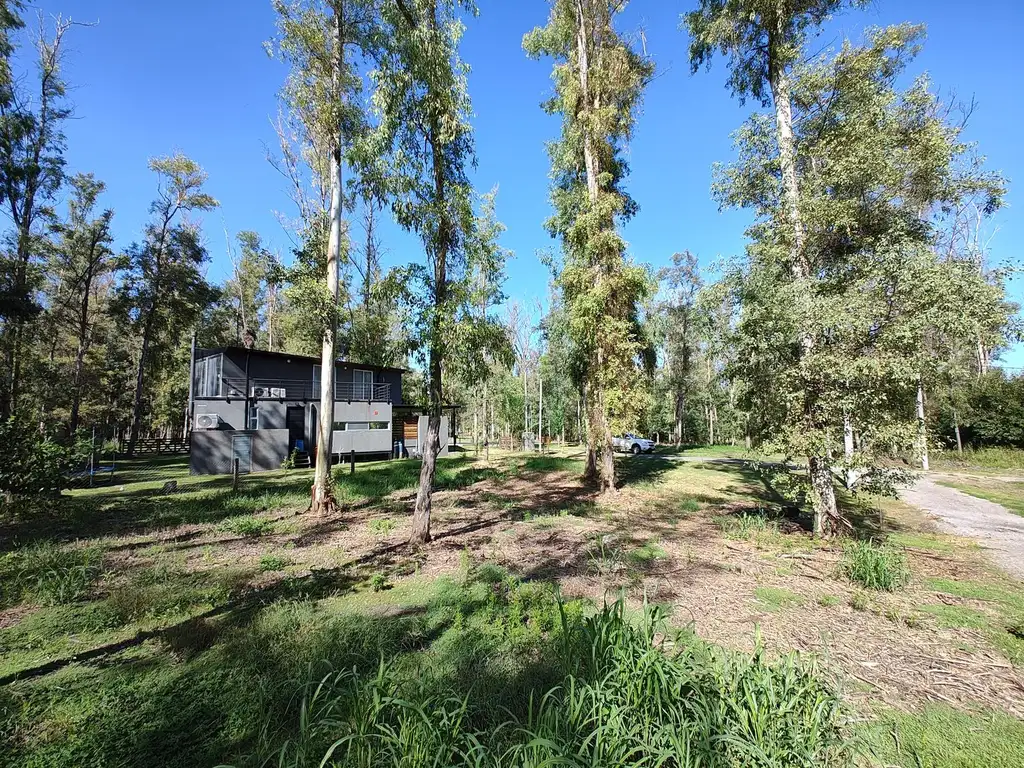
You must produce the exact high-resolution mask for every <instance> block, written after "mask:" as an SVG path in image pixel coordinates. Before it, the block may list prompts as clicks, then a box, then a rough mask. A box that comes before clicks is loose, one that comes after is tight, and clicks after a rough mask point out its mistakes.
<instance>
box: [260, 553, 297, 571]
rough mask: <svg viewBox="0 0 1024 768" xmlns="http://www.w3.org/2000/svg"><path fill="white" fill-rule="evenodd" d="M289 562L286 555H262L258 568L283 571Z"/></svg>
mask: <svg viewBox="0 0 1024 768" xmlns="http://www.w3.org/2000/svg"><path fill="white" fill-rule="evenodd" d="M290 562H291V561H289V560H288V558H287V557H281V556H280V555H263V557H261V558H260V570H261V571H264V572H266V571H283V570H284V569H285V568H287V567H288V565H289V564H290Z"/></svg>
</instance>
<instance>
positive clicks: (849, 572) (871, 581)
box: [843, 541, 910, 592]
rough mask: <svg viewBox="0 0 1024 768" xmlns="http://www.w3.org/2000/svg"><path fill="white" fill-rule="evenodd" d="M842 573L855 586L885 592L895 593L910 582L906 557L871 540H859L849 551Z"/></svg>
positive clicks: (850, 546) (898, 551) (844, 559)
mask: <svg viewBox="0 0 1024 768" xmlns="http://www.w3.org/2000/svg"><path fill="white" fill-rule="evenodd" d="M843 573H844V574H845V575H846V577H847V578H848V579H849V580H850V581H852V582H853V583H854V584H859V585H860V586H862V587H865V588H867V589H875V590H879V591H884V592H893V591H895V590H896V589H898V588H900V587H902V586H905V585H906V584H907V582H908V581H910V568H909V567H908V566H907V556H906V554H905V553H904V552H902V551H901V550H898V549H895V548H894V547H889V546H885V545H879V544H875V543H874V542H870V541H858V542H856V543H854V544H851V545H849V546H848V547H847V548H846V552H845V553H844V556H843Z"/></svg>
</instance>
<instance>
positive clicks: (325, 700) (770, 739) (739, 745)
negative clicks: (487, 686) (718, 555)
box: [268, 601, 850, 768]
mask: <svg viewBox="0 0 1024 768" xmlns="http://www.w3.org/2000/svg"><path fill="white" fill-rule="evenodd" d="M559 605H561V603H559ZM561 623H562V626H561V627H560V630H559V631H557V632H553V633H552V642H554V643H555V644H556V645H557V646H558V648H557V650H558V656H559V658H560V665H561V667H560V669H561V678H560V680H558V681H557V682H556V683H555V684H554V685H549V686H548V687H546V688H540V689H534V690H532V691H531V692H530V695H529V697H528V699H527V701H528V704H527V706H526V708H525V711H523V712H518V713H517V712H513V711H511V710H507V709H503V706H504V705H505V704H507V702H508V700H509V699H508V698H505V697H499V700H497V701H494V700H478V699H477V697H475V696H474V689H473V687H472V686H470V687H468V688H465V689H460V688H456V687H455V686H453V685H451V684H449V683H448V682H446V681H445V680H443V679H436V678H431V677H430V676H425V675H422V674H415V673H414V672H411V671H409V670H406V672H405V673H404V674H403V673H402V672H400V671H399V668H398V667H397V666H395V665H392V664H390V663H389V662H388V660H386V659H385V660H383V661H382V662H381V664H380V666H379V667H378V668H377V670H376V673H375V674H362V675H361V674H359V673H358V672H356V671H354V670H353V671H345V672H341V673H335V674H332V675H329V676H328V677H326V678H323V679H322V680H321V681H319V682H318V683H315V684H313V685H311V686H309V687H308V688H307V689H306V690H305V694H304V696H303V698H302V705H301V708H300V711H299V717H298V728H297V729H296V731H295V733H294V735H293V737H292V738H290V739H288V740H287V741H286V742H285V743H284V744H283V745H282V746H280V748H279V749H278V751H277V752H276V754H273V755H272V756H271V759H270V760H269V761H268V764H273V765H277V766H281V768H304V767H305V766H346V767H348V766H351V767H352V768H386V767H391V766H396V767H397V766H435V765H436V766H491V767H493V768H499V767H504V766H507V767H508V768H513V767H515V768H541V766H553V765H563V766H579V768H583V767H584V766H589V767H596V766H599V767H601V768H613V766H614V767H619V766H651V767H652V768H653V767H654V766H673V767H675V768H689V767H693V768H696V766H702V767H704V768H735V767H736V766H741V765H742V766H752V767H760V768H783V767H789V766H801V767H803V766H806V767H807V768H810V766H826V767H827V766H840V765H847V764H848V762H849V757H850V755H849V749H848V746H847V744H846V742H845V740H844V738H843V736H842V735H841V733H840V718H841V714H842V709H841V706H840V703H839V700H838V699H837V697H836V695H835V693H834V692H833V691H832V689H831V688H830V687H829V686H828V685H827V684H826V683H825V682H823V680H822V678H821V677H820V676H819V675H818V674H817V672H816V670H815V669H814V668H813V667H812V666H808V665H806V664H805V663H804V662H802V661H801V660H799V659H798V658H797V657H795V656H787V657H785V658H782V659H780V660H777V661H774V662H769V661H768V660H766V659H765V658H764V656H763V655H762V653H761V651H760V650H759V651H756V652H755V653H753V654H738V653H734V652H731V651H724V650H721V649H716V648H713V647H711V646H709V645H708V644H706V643H704V642H703V641H701V640H699V639H698V638H696V637H695V636H693V635H690V634H677V635H666V626H665V623H664V617H663V615H662V613H661V612H660V611H659V610H658V609H656V608H648V609H647V610H645V612H644V615H643V617H642V619H641V620H640V622H639V623H638V624H633V623H631V622H630V621H628V620H627V619H626V616H625V607H624V604H623V603H622V601H619V602H617V603H615V604H613V605H610V606H606V607H605V608H604V609H603V610H601V611H600V612H598V613H597V614H596V615H593V616H591V617H589V618H584V617H583V616H582V615H580V614H579V613H576V612H572V613H570V612H563V613H562V614H561ZM666 637H669V638H671V639H668V640H666V639H663V638H666ZM481 698H483V697H481Z"/></svg>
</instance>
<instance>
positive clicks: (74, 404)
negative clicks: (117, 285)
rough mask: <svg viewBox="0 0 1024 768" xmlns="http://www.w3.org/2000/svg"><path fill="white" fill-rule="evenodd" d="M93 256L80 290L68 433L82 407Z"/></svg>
mask: <svg viewBox="0 0 1024 768" xmlns="http://www.w3.org/2000/svg"><path fill="white" fill-rule="evenodd" d="M92 276H93V254H92V253H90V255H89V266H88V267H87V268H86V270H85V285H84V287H83V290H82V308H81V310H80V311H79V313H78V349H77V350H76V351H75V368H74V373H73V374H72V379H71V414H70V417H69V419H68V432H69V433H70V434H72V435H74V434H75V432H77V431H78V419H79V411H80V409H81V406H82V371H83V369H84V368H85V354H86V352H87V351H88V350H89V293H90V291H91V290H92Z"/></svg>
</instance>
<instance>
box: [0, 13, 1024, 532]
mask: <svg viewBox="0 0 1024 768" xmlns="http://www.w3.org/2000/svg"><path fill="white" fill-rule="evenodd" d="M847 5H850V3H846V2H841V1H840V0H814V1H810V2H799V3H783V4H772V3H763V2H760V1H759V0H749V1H748V2H737V3H720V2H712V1H711V0H705V1H704V2H701V3H700V4H699V7H698V8H697V9H696V10H693V11H692V12H690V13H688V14H686V15H685V16H684V20H683V25H682V26H683V27H684V28H685V30H686V31H687V32H688V33H689V39H690V59H691V62H692V64H693V68H694V72H695V76H706V75H703V74H697V73H699V71H700V70H701V69H703V67H704V65H705V64H710V62H711V60H712V59H713V58H714V57H716V56H718V55H723V56H724V57H725V59H726V61H727V63H728V66H729V69H728V72H729V77H730V80H729V87H730V88H731V90H732V92H733V93H734V95H735V96H736V97H737V98H739V99H741V100H749V101H750V102H751V103H752V104H753V105H754V106H755V107H756V106H757V105H760V106H761V107H763V108H764V109H761V110H758V109H754V110H752V111H751V114H750V117H749V119H748V120H747V121H746V122H745V123H744V124H743V125H741V126H739V127H738V130H737V133H736V135H735V156H734V157H733V158H732V159H731V161H729V162H728V163H725V164H722V165H721V166H720V167H716V168H715V169H714V171H713V184H712V193H713V194H714V195H715V197H716V199H717V200H718V201H719V203H720V204H721V205H722V206H723V207H740V208H745V209H747V210H749V211H751V212H752V213H753V215H754V224H753V225H752V226H751V228H750V229H749V231H748V233H747V234H748V246H747V252H746V254H744V255H743V256H742V257H737V258H736V259H734V260H733V261H731V262H729V263H726V264H723V265H721V266H719V267H717V268H715V269H714V270H709V269H707V268H704V269H702V268H701V266H700V263H699V261H698V257H697V255H696V254H693V253H691V252H689V251H687V250H685V243H682V244H680V247H681V250H680V252H679V253H677V254H675V255H674V256H673V257H672V263H671V265H670V266H668V267H666V268H664V269H661V270H658V271H654V270H652V269H651V268H649V267H648V266H647V265H645V264H643V263H641V262H639V261H637V260H636V258H635V256H633V255H630V253H629V250H628V245H627V243H625V241H624V240H623V239H622V237H621V236H620V234H619V230H620V229H621V225H622V223H623V222H624V221H625V220H627V219H628V218H630V217H631V216H632V215H633V214H634V213H635V211H636V209H637V205H638V204H642V201H634V200H633V199H632V198H631V197H630V195H629V193H628V191H627V187H626V182H627V180H628V171H629V168H628V164H627V162H626V160H625V155H626V151H627V148H628V145H629V143H630V142H631V141H633V140H634V135H633V134H634V128H635V123H636V121H637V120H638V119H639V116H640V113H641V107H642V97H643V91H644V88H645V87H646V85H647V83H648V82H649V81H650V78H651V77H653V75H654V68H653V64H652V63H651V60H650V58H649V57H648V55H647V52H646V51H642V50H641V46H639V45H638V41H639V37H638V35H637V34H636V33H633V32H630V31H622V30H619V29H617V27H616V18H617V16H618V14H619V13H620V12H621V10H622V9H621V7H620V4H606V3H600V2H591V1H590V0H587V1H586V2H576V1H575V0H557V1H556V2H553V3H552V5H551V16H550V18H549V20H548V23H547V25H546V26H543V27H538V28H537V29H536V30H534V31H533V32H531V33H529V34H527V35H526V37H525V39H524V47H525V49H526V53H527V54H528V55H530V56H533V57H536V58H541V59H545V60H550V61H552V62H553V83H554V89H553V92H552V95H551V98H550V100H549V101H547V102H545V104H543V105H542V107H543V109H545V110H546V111H548V112H549V113H551V114H554V115H558V116H560V117H561V120H562V129H561V134H560V135H559V136H558V137H557V139H556V140H555V141H553V142H552V144H551V146H550V155H551V177H552V187H551V200H552V207H553V214H552V217H551V219H550V220H549V221H548V222H547V227H548V229H549V231H550V233H551V235H552V237H553V238H554V239H555V242H556V244H557V246H556V247H555V248H554V249H552V250H551V251H550V254H549V256H548V257H547V259H546V264H545V266H546V267H547V268H548V270H549V273H550V296H549V300H548V302H547V304H546V306H545V307H541V306H528V305H526V304H524V303H522V302H520V301H517V300H516V298H515V297H508V296H505V295H504V293H503V291H502V284H503V266H504V263H505V261H506V260H507V259H508V258H511V257H512V254H510V253H508V252H507V251H506V250H505V249H503V248H502V247H501V245H500V237H501V233H502V231H503V227H502V225H501V223H500V221H499V215H498V208H499V204H500V198H499V197H498V196H497V194H496V192H495V191H492V192H490V193H486V194H481V193H480V192H479V191H477V190H473V189H472V187H471V185H470V183H469V181H468V179H467V176H466V168H467V167H468V166H469V165H470V164H471V163H472V160H473V152H474V149H473V142H472V126H471V124H470V121H469V115H470V114H471V112H470V110H471V102H470V94H469V93H468V91H467V89H466V81H465V76H464V75H465V65H464V63H463V62H461V60H460V59H459V56H458V44H459V40H460V38H461V35H462V34H463V32H465V31H466V30H467V28H468V29H469V30H470V31H471V28H472V18H471V14H466V13H464V9H462V7H461V6H460V5H459V4H456V3H449V2H436V1H433V2H419V0H417V1H416V2H413V0H394V1H393V2H373V1H371V0H361V1H360V2H354V1H353V2H349V3H346V4H345V5H340V4H335V3H331V2H312V0H310V1H309V2H305V1H300V0H295V1H294V2H293V1H291V0H288V1H286V0H277V2H275V7H276V8H277V11H278V17H279V28H278V31H277V34H276V35H275V37H274V39H273V40H272V41H271V42H270V44H269V48H270V50H271V51H272V52H273V55H275V56H277V57H279V58H281V59H282V60H283V61H284V62H285V63H286V64H287V65H288V68H289V70H288V71H289V75H288V78H287V80H286V82H285V85H284V86H283V88H282V91H281V103H282V111H281V117H280V119H279V121H278V124H277V129H278V135H279V138H280V147H279V148H278V149H277V150H276V151H275V152H274V153H273V156H272V157H271V158H270V161H271V162H273V163H274V164H275V166H276V167H277V168H278V170H279V171H281V173H282V174H283V175H284V176H285V177H286V178H287V179H288V180H289V183H290V189H291V191H292V198H293V202H294V204H295V214H296V219H295V223H294V225H292V228H293V230H294V231H293V234H294V236H295V238H296V241H297V242H298V243H299V245H298V246H297V247H296V248H295V249H294V252H292V253H286V254H282V253H275V252H272V251H271V250H270V249H268V248H266V247H265V246H264V245H263V240H264V238H263V237H261V234H260V233H258V232H252V231H244V232H238V233H227V232H225V233H220V232H212V231H210V227H209V226H208V225H206V224H205V223H204V221H203V214H204V213H207V212H210V211H213V210H215V209H216V208H217V206H218V202H217V200H216V186H217V180H216V179H209V178H207V175H206V173H205V172H204V171H203V169H202V168H201V167H200V166H199V165H198V164H196V163H195V162H194V161H192V160H191V159H189V158H188V157H187V156H185V155H182V154H172V155H160V154H159V152H160V150H161V148H154V153H155V154H154V158H153V159H152V161H151V162H150V169H151V170H152V171H153V176H152V180H153V185H152V188H151V189H150V190H149V193H148V196H149V198H150V200H151V203H150V205H149V214H150V220H149V223H148V224H147V226H146V228H145V231H144V232H143V233H142V234H141V236H140V237H139V238H138V240H137V241H136V242H134V243H132V244H131V245H129V246H128V247H127V248H125V249H123V251H120V250H116V249H114V248H113V246H112V244H113V242H114V240H115V237H114V232H115V231H116V227H117V221H118V219H117V215H116V212H115V211H112V210H110V209H109V208H107V207H106V206H105V205H104V191H105V185H104V184H103V182H102V180H101V179H99V178H97V177H96V176H95V175H94V174H92V173H88V172H84V171H83V172H76V173H70V172H69V170H68V169H67V167H66V162H65V156H66V152H67V149H68V148H67V143H66V140H65V137H64V134H63V126H64V125H65V123H66V121H67V119H68V118H69V116H70V114H71V109H72V102H71V98H70V96H69V93H68V92H69V90H70V85H71V84H73V82H74V61H73V57H70V56H68V55H67V45H68V43H67V40H68V38H69V36H71V35H78V34H88V33H89V32H88V29H84V28H83V29H80V28H78V27H76V26H75V25H73V24H72V23H71V22H70V21H67V20H64V19H55V20H46V21H41V22H40V24H41V26H40V28H39V29H38V30H33V29H29V28H28V27H26V25H25V22H24V19H23V18H22V16H23V11H24V9H23V7H22V6H21V4H20V3H18V2H16V1H14V0H5V1H4V2H2V3H0V203H2V207H3V210H4V212H5V214H6V217H5V218H6V220H7V223H6V227H5V233H4V238H3V248H2V253H0V355H2V359H3V366H2V367H3V373H4V375H3V380H2V382H0V417H2V419H3V420H4V421H5V422H6V424H5V426H4V430H5V431H4V434H5V441H8V440H10V441H12V440H14V439H15V436H21V439H22V441H23V442H25V441H29V442H40V440H39V439H38V437H37V436H43V437H46V438H47V439H48V442H50V443H51V444H53V445H67V444H70V443H72V442H74V440H75V438H76V436H80V435H82V434H86V433H88V434H90V435H91V433H92V430H94V429H95V430H96V433H97V434H98V435H100V436H102V437H103V438H115V437H117V438H119V439H121V440H122V441H124V442H125V443H126V444H127V446H128V449H129V451H130V450H131V446H133V445H134V443H135V441H136V440H138V439H139V438H141V437H145V436H151V435H162V436H180V435H182V434H184V433H187V431H188V428H189V425H188V424H187V414H186V410H187V409H186V404H187V399H188V391H187V390H188V381H187V379H188V375H187V370H188V361H189V347H190V342H191V339H192V337H193V335H195V337H196V339H197V343H198V344H199V345H200V346H206V347H214V346H223V345H230V344H239V345H243V344H252V345H255V346H256V347H258V348H262V349H270V350H275V351H287V352H294V353H302V354H311V355H320V354H325V353H324V350H325V345H326V342H327V340H328V338H329V339H330V342H331V345H332V347H331V349H332V355H333V356H334V357H339V356H340V357H344V358H347V359H349V360H352V361H355V362H363V363H374V364H378V365H400V366H406V367H409V368H410V369H411V370H412V373H411V374H410V375H409V376H408V378H407V380H408V381H409V383H408V384H407V386H406V392H407V399H409V400H413V401H417V402H420V403H422V404H423V405H425V406H427V407H428V408H431V409H433V408H434V407H435V406H437V407H439V406H440V404H441V403H442V402H443V403H458V404H461V405H463V406H464V409H463V410H462V411H461V414H460V418H461V422H462V423H461V425H460V427H459V430H458V431H459V434H460V435H462V436H463V437H464V438H469V439H472V440H474V441H483V440H489V441H490V442H492V443H496V444H507V445H509V446H515V445H516V444H521V440H522V435H523V433H532V434H535V435H537V436H538V438H539V439H541V440H549V439H550V440H559V441H574V442H576V441H578V442H582V443H585V444H586V445H587V446H588V448H589V450H588V454H589V457H590V460H589V461H588V467H587V472H588V474H589V475H591V476H594V477H600V478H601V482H602V486H603V487H605V488H606V489H613V488H614V485H615V481H614V469H613V468H612V467H611V464H610V456H611V448H610V437H611V435H612V434H613V433H619V432H623V431H633V432H637V433H641V434H644V435H648V436H651V437H656V438H657V439H658V440H660V441H662V442H671V443H676V444H707V445H714V444H716V443H731V444H734V445H741V444H745V445H748V446H751V447H757V448H759V449H761V450H764V451H765V452H771V453H781V454H783V455H786V456H790V457H795V458H802V460H805V461H807V462H808V466H810V467H811V472H810V475H811V476H812V477H811V479H810V481H811V482H812V484H813V483H814V479H813V476H814V474H815V471H816V470H815V468H816V467H817V468H819V469H818V478H819V484H818V491H819V492H824V490H823V486H821V478H822V477H829V476H830V473H832V472H835V471H840V472H845V473H846V474H847V477H850V476H851V473H854V474H855V475H856V476H857V477H860V478H864V483H865V486H866V485H868V484H870V483H871V482H872V481H877V482H878V483H879V487H882V486H885V485H886V484H887V483H888V482H889V479H888V478H886V477H885V476H884V473H881V472H879V471H877V470H878V466H879V462H880V461H883V460H887V459H891V458H893V457H899V456H903V457H911V458H912V459H913V460H914V461H920V460H922V459H923V460H924V461H925V462H926V461H927V458H926V455H925V454H926V451H927V448H928V446H929V445H930V446H932V447H933V448H936V447H942V448H944V449H947V450H956V449H958V448H960V447H983V446H1011V447H1017V448H1024V379H1022V377H1020V376H1009V375H1007V374H1005V373H1004V372H1003V371H1001V370H1000V369H999V368H998V366H997V365H993V361H994V360H997V359H998V356H999V353H1000V350H1002V349H1004V348H1005V347H1006V346H1007V345H1008V344H1009V343H1012V342H1013V341H1015V340H1017V339H1019V337H1020V326H1019V317H1018V315H1017V307H1016V306H1014V305H1013V304H1012V303H1011V302H1010V301H1008V299H1007V297H1006V287H1005V286H1006V281H1007V279H1008V277H1009V276H1010V274H1011V273H1012V271H1013V269H1014V267H1013V266H1012V265H1006V264H992V263H990V261H989V258H988V240H987V238H988V236H989V233H988V229H987V226H986V224H987V222H988V221H989V220H990V217H991V216H992V215H993V214H994V213H995V212H996V211H998V210H999V209H1000V208H1001V207H1002V206H1003V205H1004V198H1005V191H1006V180H1005V179H1003V178H1002V177H1001V176H1000V175H999V174H997V173H994V172H992V171H990V170H988V169H987V167H986V165H985V162H984V157H983V155H982V154H981V148H978V147H975V146H973V145H971V144H969V143H966V142H965V141H964V140H963V139H962V132H963V130H964V128H965V126H966V125H967V122H968V120H969V118H970V113H971V111H972V109H973V106H972V105H969V104H968V105H963V104H958V103H946V102H945V101H943V100H942V99H940V98H939V97H938V95H937V94H936V91H935V88H934V87H933V85H932V84H931V83H930V82H929V81H928V80H927V78H926V77H924V76H915V72H914V55H915V53H916V52H917V50H918V49H919V48H920V46H921V45H923V44H924V42H923V28H922V27H921V26H917V25H911V24H904V25H899V26H895V27H890V28H885V29H870V30H866V31H865V33H864V38H863V40H861V41H844V42H843V43H842V44H841V45H840V46H838V47H837V48H835V49H833V50H827V51H824V52H819V53H811V52H810V50H809V48H808V46H807V44H806V43H807V41H808V39H809V38H810V37H811V36H813V34H814V32H815V31H816V29H817V28H818V27H819V26H820V25H821V23H822V22H823V20H824V19H825V18H826V17H827V16H828V15H829V14H831V13H834V12H839V11H841V10H842V9H843V8H844V7H845V6H847ZM747 6H749V8H748V7H747ZM748 11H752V12H751V13H748ZM679 40H680V45H681V46H682V45H684V44H685V41H686V36H685V35H683V34H681V35H680V38H679ZM341 41H344V42H343V43H342V42H341ZM258 43H259V41H254V45H255V44H258ZM19 47H21V48H25V49H27V48H30V47H31V48H32V49H33V50H34V52H35V56H36V61H35V62H34V63H33V64H32V66H30V67H26V68H25V69H24V71H17V70H16V68H15V67H16V64H15V62H16V61H21V60H22V59H19V58H18V57H17V56H16V51H17V50H18V48H19ZM346 50H351V51H353V52H354V53H353V54H352V56H351V57H350V58H346V54H345V51H346ZM431 60H438V61H441V60H443V61H444V62H446V65H445V66H442V67H439V68H435V67H430V66H426V65H425V64H424V62H425V61H431ZM908 76H910V85H909V86H908V87H904V86H902V85H901V83H903V82H905V80H906V78H907V77H908ZM442 96H443V98H442ZM636 140H642V137H640V138H639V139H636ZM343 174H347V175H345V176H344V178H343ZM139 196H140V199H144V197H145V196H144V194H143V191H141V190H140V193H139ZM385 216H392V217H393V218H394V219H395V221H396V222H397V223H398V224H399V225H400V226H402V227H403V228H405V229H408V230H410V231H412V232H414V233H416V234H418V235H419V236H420V237H421V239H422V241H423V255H422V257H418V258H416V259H413V260H412V261H411V262H410V263H409V264H407V265H401V266H399V267H396V268H394V269H390V270H384V269H383V268H382V266H381V254H382V252H383V250H384V248H385V247H386V244H384V243H382V242H381V238H380V235H379V229H380V227H379V222H380V220H381V217H385ZM221 236H225V237H227V238H228V240H229V248H228V252H229V257H230V260H231V270H230V271H231V276H230V277H229V279H227V280H226V281H225V282H224V283H223V284H214V283H212V282H211V281H210V280H209V279H208V278H207V270H208V268H209V262H210V257H209V253H208V251H207V248H206V245H205V244H206V243H207V242H208V241H209V239H210V238H212V237H221ZM325 275H327V279H326V282H325ZM332 275H333V276H335V278H336V285H335V286H334V287H333V288H332V287H331V276H332ZM325 286H326V290H325ZM442 339H443V340H444V343H443V344H442V343H441V340H442ZM442 349H443V354H441V351H442ZM26 435H31V436H32V437H31V438H27V437H26ZM26 450H28V451H30V450H32V449H31V447H27V448H26ZM428 485H429V484H428ZM825 495H827V493H826V494H825ZM827 506H828V505H827V504H826V507H827ZM824 512H825V514H826V517H827V516H828V515H829V514H834V510H832V511H830V510H828V509H824Z"/></svg>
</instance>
